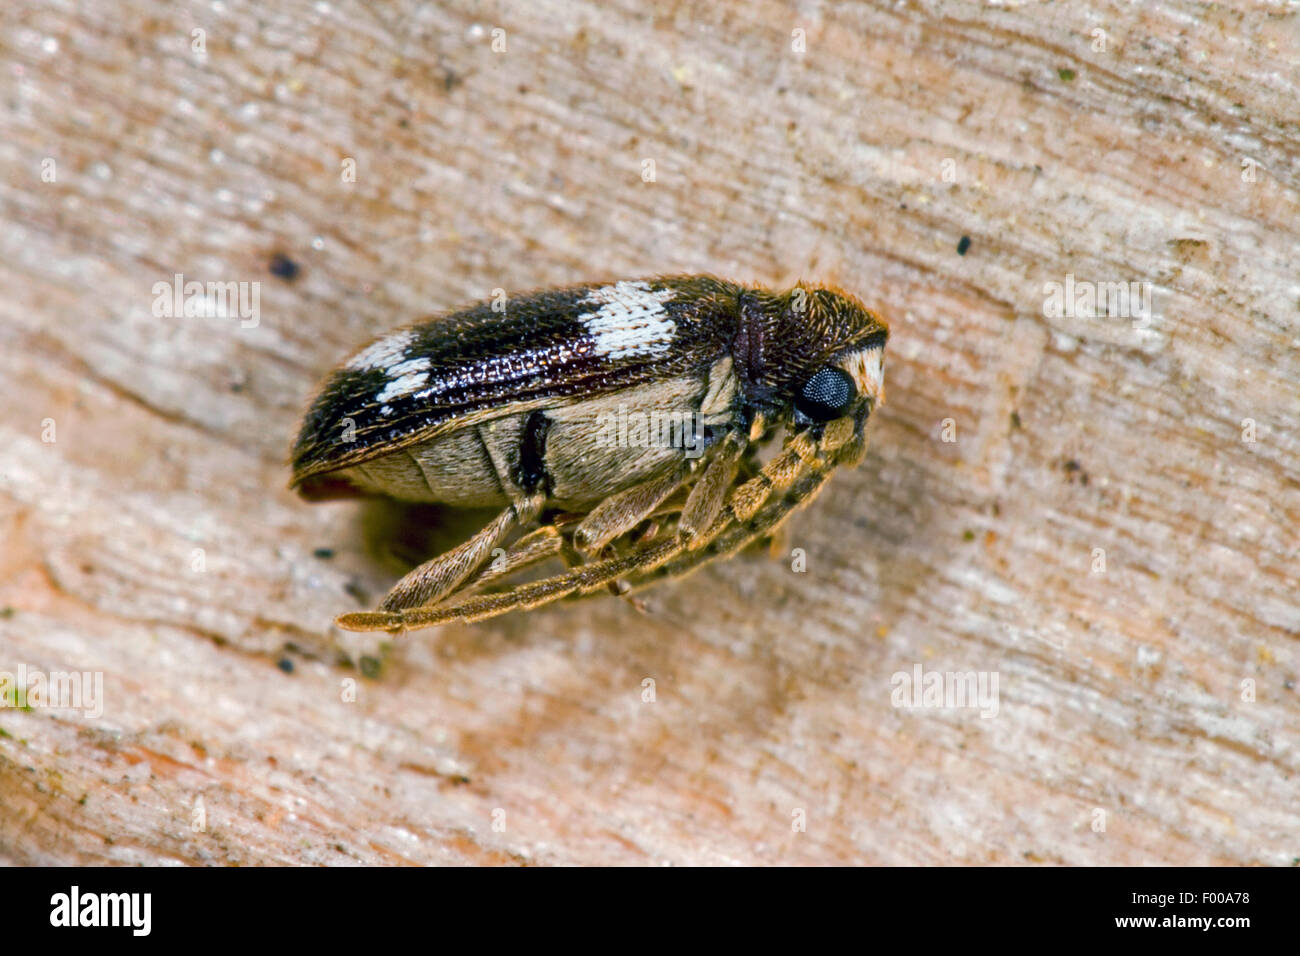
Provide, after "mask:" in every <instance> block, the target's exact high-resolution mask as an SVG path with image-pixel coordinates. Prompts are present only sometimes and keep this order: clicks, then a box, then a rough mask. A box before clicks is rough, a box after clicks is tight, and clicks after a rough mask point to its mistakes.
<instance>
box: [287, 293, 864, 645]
mask: <svg viewBox="0 0 1300 956" xmlns="http://www.w3.org/2000/svg"><path fill="white" fill-rule="evenodd" d="M888 336H889V330H888V327H887V326H886V324H885V323H884V322H883V321H882V320H881V319H880V318H879V317H878V316H877V315H876V314H875V313H873V312H871V311H870V310H868V309H867V308H866V307H865V306H864V305H863V304H862V303H861V302H860V301H859V300H857V299H856V298H854V297H853V296H851V295H849V294H848V293H847V292H844V291H842V290H840V289H838V288H834V287H829V286H811V285H805V284H803V283H800V284H799V285H796V286H795V287H794V288H792V289H789V290H786V291H784V292H778V291H771V290H768V289H765V288H762V287H760V286H755V285H744V284H738V283H734V282H729V281H726V280H723V279H720V278H716V277H714V276H709V275H685V276H660V277H654V278H647V279H636V280H624V281H617V282H610V283H604V284H588V285H578V286H571V287H568V288H561V289H552V290H544V291H539V292H533V293H530V294H527V295H523V296H519V297H516V298H513V299H509V300H507V299H505V298H504V297H499V298H498V299H496V300H494V301H491V302H484V303H481V304H479V305H475V306H471V307H469V308H466V309H463V310H461V311H457V312H453V313H451V314H448V315H445V316H442V317H437V318H433V319H429V320H426V321H423V322H420V323H417V324H414V325H410V326H407V327H405V328H401V329H398V330H396V331H393V332H390V333H388V334H387V335H384V336H383V337H381V338H379V339H378V340H376V341H374V342H373V343H371V344H370V345H368V346H366V347H365V348H363V349H362V350H360V351H359V352H358V353H356V354H355V355H354V356H352V357H351V358H350V359H348V360H347V361H345V362H344V363H343V364H342V365H341V366H339V367H338V368H337V369H336V370H335V371H334V372H333V373H332V374H331V375H330V376H329V378H328V379H327V380H326V381H325V382H324V384H323V386H322V388H321V389H320V391H319V393H318V395H317V396H316V398H315V400H314V401H313V402H312V403H311V405H310V408H309V409H308V411H307V414H306V416H305V418H304V420H303V423H302V427H301V430H300V432H299V434H298V437H297V441H296V442H295V444H294V447H293V452H292V468H293V476H292V479H291V482H290V485H291V487H293V488H295V489H296V490H297V491H298V493H299V494H300V495H301V496H302V497H303V498H305V499H307V500H309V501H317V500H325V499H330V498H339V497H356V496H363V495H387V496H390V497H393V498H398V499H403V500H408V501H435V502H441V503H442V504H444V505H450V506H457V507H492V508H496V509H499V511H498V513H497V515H496V517H495V518H494V519H493V520H492V521H490V522H489V523H488V524H487V525H486V526H485V527H483V528H482V530H480V531H478V532H477V533H475V534H474V535H473V536H472V537H470V538H469V540H467V541H465V542H464V543H462V544H460V545H458V546H456V547H454V548H452V549H451V550H449V551H447V552H446V553H444V554H441V555H438V556H436V557H434V558H432V559H430V560H428V561H426V562H425V563H423V564H421V565H419V566H418V567H416V568H415V569H414V570H412V571H411V572H410V573H408V574H407V575H406V576H405V577H403V578H402V579H401V580H400V581H398V582H397V584H395V585H394V586H393V588H392V590H391V591H389V593H388V594H387V596H386V597H385V598H384V600H383V602H382V603H381V604H380V606H379V609H378V610H376V611H357V612H352V613H347V614H343V615H340V616H339V617H338V618H337V620H336V623H337V624H338V625H339V626H340V627H342V628H345V629H347V630H355V631H373V630H385V631H394V632H398V631H404V630H412V629H416V628H422V627H429V626H433V625H436V624H442V623H445V622H449V621H457V620H459V621H479V620H483V619H486V618H489V617H493V616H495V615H498V614H502V613H505V612H507V611H512V610H516V609H529V608H534V607H537V606H539V605H542V604H546V603H549V602H551V601H554V600H557V599H560V598H564V597H569V596H576V595H582V594H589V593H592V592H594V591H597V590H599V589H602V588H608V589H609V590H611V591H613V592H614V593H629V592H631V591H633V590H636V589H638V588H641V587H644V586H646V585H648V584H651V583H653V582H654V581H656V580H659V579H663V578H667V577H673V576H677V575H680V574H684V573H686V572H688V571H691V570H694V569H695V568H697V567H699V566H700V565H702V564H704V563H706V562H707V561H710V560H713V559H715V558H718V557H721V556H725V555H730V554H734V553H735V552H737V551H739V550H741V549H742V548H744V547H746V546H747V545H749V544H750V543H752V542H754V541H758V540H762V539H764V538H768V537H770V536H771V535H772V534H773V533H774V532H775V531H776V530H777V529H778V528H779V527H780V526H781V524H782V523H783V522H784V521H785V520H786V518H788V517H789V515H790V514H791V513H792V512H793V511H794V510H795V508H797V507H799V506H801V505H803V504H805V503H807V502H808V501H810V500H812V498H813V497H814V496H815V495H816V494H817V493H818V492H819V491H820V490H821V488H822V487H823V485H824V484H825V482H826V480H827V478H828V477H829V475H830V473H831V472H832V471H833V470H834V469H835V468H836V467H838V466H841V465H853V464H857V463H858V462H859V461H861V459H862V457H863V455H864V454H865V452H866V434H865V429H866V425H867V421H868V418H869V417H870V415H871V412H872V411H873V410H874V409H875V407H876V406H877V405H878V404H879V403H880V402H881V401H883V399H884V381H883V375H884V348H885V343H886V340H887V339H888ZM629 409H631V411H630V412H629V411H628V410H629ZM656 419H657V420H658V422H659V424H660V425H661V426H662V423H663V422H664V421H668V422H670V423H671V424H673V425H674V426H678V425H679V426H680V427H675V428H670V429H668V430H666V431H665V430H664V429H663V428H662V427H661V428H660V429H659V430H658V431H657V432H656V430H655V428H653V427H650V428H647V427H645V422H646V421H650V422H651V423H653V422H654V421H655V420H656ZM629 421H630V422H631V423H632V425H631V427H629V425H628V423H629ZM779 430H783V431H784V438H783V441H782V442H781V444H780V446H779V449H778V450H777V451H776V453H775V454H774V455H773V456H772V457H771V458H770V460H768V461H767V462H766V463H765V464H760V462H759V459H758V457H757V450H758V449H759V448H760V447H761V446H764V445H766V444H768V443H770V442H772V441H773V439H774V438H775V437H776V434H777V432H778V431H779ZM554 557H559V558H561V559H563V560H564V561H565V562H566V563H567V564H568V570H566V571H564V572H563V573H560V574H557V575H554V576H551V577H547V578H543V579H542V580H537V581H529V582H525V583H518V584H515V585H513V586H509V585H508V583H507V582H508V581H509V580H510V579H511V578H512V577H514V576H515V575H516V574H517V573H518V572H521V571H523V570H525V569H527V568H529V567H532V566H533V565H536V564H538V563H540V562H542V561H545V560H547V559H550V558H554Z"/></svg>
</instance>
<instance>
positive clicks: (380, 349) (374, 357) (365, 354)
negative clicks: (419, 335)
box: [343, 331, 415, 372]
mask: <svg viewBox="0 0 1300 956" xmlns="http://www.w3.org/2000/svg"><path fill="white" fill-rule="evenodd" d="M414 341H415V333H414V332H411V331H405V332H394V333H393V334H392V335H385V336H384V337H383V338H382V339H380V340H379V341H378V342H372V343H370V345H367V346H366V347H365V348H364V349H362V350H361V351H360V352H358V353H357V354H356V355H354V356H353V357H352V358H351V359H350V360H349V361H348V363H347V364H346V365H345V366H343V367H344V368H347V369H351V370H352V371H354V372H369V371H372V370H374V369H385V370H387V369H391V368H392V367H393V366H395V365H397V364H398V363H400V362H401V361H402V359H403V358H405V356H406V350H407V349H408V348H410V347H411V343H413V342H414Z"/></svg>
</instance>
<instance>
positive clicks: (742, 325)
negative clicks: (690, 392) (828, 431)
mask: <svg viewBox="0 0 1300 956" xmlns="http://www.w3.org/2000/svg"><path fill="white" fill-rule="evenodd" d="M888 336H889V329H888V328H887V327H886V325H885V323H884V322H883V321H881V319H880V318H879V317H878V316H877V315H875V314H874V313H872V312H871V311H870V310H868V309H867V308H866V307H865V306H864V305H863V304H862V303H861V302H859V301H858V300H857V299H856V298H854V297H853V296H851V295H849V294H848V293H846V292H842V291H840V290H838V289H831V288H823V287H812V286H805V285H802V284H800V285H798V286H796V287H795V288H793V289H791V290H790V291H788V292H768V291H765V290H762V289H746V290H744V291H743V292H742V293H741V296H740V322H739V327H738V330H737V334H736V339H735V342H734V343H733V347H732V351H733V356H734V359H735V367H736V369H737V374H738V376H739V377H740V381H741V388H742V390H743V391H744V393H745V396H746V398H748V399H749V401H750V402H752V403H753V404H755V405H757V406H759V407H767V408H771V409H773V410H775V411H779V412H780V413H781V415H782V417H784V418H786V419H787V420H789V421H792V422H793V423H794V425H795V426H797V427H806V426H812V425H815V424H817V423H820V422H828V421H831V420H833V419H836V418H844V417H847V416H852V417H854V418H855V419H857V420H858V421H859V423H861V422H865V420H866V418H867V416H868V415H869V414H870V413H871V411H872V409H874V408H875V407H876V405H878V404H880V403H881V402H882V401H884V396H885V388H884V353H885V341H886V339H887V338H888Z"/></svg>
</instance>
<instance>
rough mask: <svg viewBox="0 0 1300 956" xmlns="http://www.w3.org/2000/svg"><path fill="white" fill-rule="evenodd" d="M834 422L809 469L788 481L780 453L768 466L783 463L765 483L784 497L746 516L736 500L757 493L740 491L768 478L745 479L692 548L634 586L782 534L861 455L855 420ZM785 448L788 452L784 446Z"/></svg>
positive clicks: (640, 577) (637, 579) (743, 500)
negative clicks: (834, 476)
mask: <svg viewBox="0 0 1300 956" xmlns="http://www.w3.org/2000/svg"><path fill="white" fill-rule="evenodd" d="M844 421H846V420H844ZM831 424H832V425H835V427H834V428H830V427H827V429H826V430H825V431H824V432H823V435H822V438H821V440H820V441H818V442H816V443H815V446H814V451H815V453H814V454H812V455H811V456H810V457H811V464H810V465H809V466H808V473H806V474H802V475H801V474H800V471H802V469H796V470H795V476H794V477H793V478H790V480H789V481H788V483H787V482H786V481H785V478H786V475H787V474H788V472H787V471H786V469H787V468H788V466H787V465H783V464H782V465H778V462H779V461H780V458H779V457H778V458H775V459H773V460H772V461H771V462H769V463H768V466H767V468H769V469H773V470H776V469H780V471H779V473H778V474H777V475H776V479H779V480H772V482H771V484H770V485H769V484H764V485H763V488H764V489H765V490H766V492H767V493H766V494H765V495H764V500H765V501H766V499H767V498H770V497H771V491H772V489H773V488H776V487H778V486H780V487H781V490H782V491H783V492H784V494H783V495H782V496H781V497H780V498H778V499H777V500H776V501H770V502H767V503H766V504H760V506H759V507H758V508H757V509H755V510H754V511H749V512H746V517H744V518H742V517H741V516H740V515H739V514H738V513H737V511H736V508H735V504H734V502H735V501H736V499H737V498H741V504H742V507H743V506H745V505H747V504H749V502H750V501H751V500H752V499H749V498H742V497H741V493H742V492H743V490H744V489H745V487H746V486H747V485H753V484H754V483H755V482H760V481H763V476H762V475H760V476H759V477H757V478H754V479H752V480H751V481H749V482H746V483H745V484H742V485H740V486H739V487H738V488H737V489H736V492H735V493H734V494H733V495H732V501H733V504H732V507H731V508H730V509H728V512H727V513H726V514H724V516H723V518H722V519H720V520H719V521H717V522H715V523H714V525H713V527H711V528H710V529H709V531H708V532H706V534H705V535H704V536H703V537H702V538H701V539H699V540H698V544H697V542H691V551H690V553H688V554H686V555H683V556H679V557H675V558H672V559H670V560H669V561H666V562H664V563H663V564H661V565H659V567H657V568H655V569H654V570H653V571H651V572H648V573H644V572H643V573H640V574H638V575H637V576H636V577H635V578H632V579H631V580H630V583H631V584H632V590H633V591H636V590H638V589H639V588H642V587H645V586H646V585H648V584H650V583H652V582H653V581H657V580H662V579H664V578H672V577H679V576H681V575H683V574H686V573H687V572H688V571H693V570H694V569H695V568H698V567H699V566H700V565H702V564H706V563H708V562H710V561H713V560H716V559H718V558H722V557H727V556H729V555H732V554H735V553H736V552H738V551H741V550H743V549H745V548H747V547H748V546H749V545H751V544H753V543H754V542H755V541H758V540H760V539H762V538H764V537H773V536H775V535H777V534H778V533H779V532H780V531H781V529H782V527H783V526H784V523H785V521H786V519H787V518H789V517H790V515H791V514H793V513H794V512H795V511H796V510H797V509H799V508H801V507H803V506H804V505H806V504H808V503H809V502H810V501H812V500H813V498H815V497H816V496H817V494H818V492H820V491H821V489H822V487H823V485H824V484H825V483H826V480H827V479H828V478H829V477H830V473H831V472H832V471H833V470H834V469H835V468H837V467H839V466H840V465H843V464H846V463H849V462H856V461H860V460H861V458H862V456H863V455H864V454H865V450H866V449H865V442H864V441H863V439H862V438H861V437H860V436H857V437H855V435H854V431H853V428H852V425H851V423H850V424H848V425H838V424H836V423H835V422H832V423H831ZM792 440H793V438H792V439H787V442H786V445H787V449H788V448H789V446H790V444H791V442H792ZM782 454H783V455H784V451H783V453H782ZM774 466H775V467H774ZM750 494H752V492H750Z"/></svg>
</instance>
